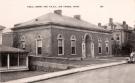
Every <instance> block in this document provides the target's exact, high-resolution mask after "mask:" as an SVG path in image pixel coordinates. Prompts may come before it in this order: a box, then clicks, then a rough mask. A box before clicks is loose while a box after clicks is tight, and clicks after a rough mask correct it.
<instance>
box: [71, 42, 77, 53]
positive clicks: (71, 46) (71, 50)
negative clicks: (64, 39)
mask: <svg viewBox="0 0 135 83" xmlns="http://www.w3.org/2000/svg"><path fill="white" fill-rule="evenodd" d="M72 41H75V54H72V46H71V55H76V40H71V42H72Z"/></svg>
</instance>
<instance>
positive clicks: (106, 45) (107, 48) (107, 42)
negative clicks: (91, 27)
mask: <svg viewBox="0 0 135 83" xmlns="http://www.w3.org/2000/svg"><path fill="white" fill-rule="evenodd" d="M105 49H106V53H107V54H108V53H109V40H108V38H106V40H105Z"/></svg>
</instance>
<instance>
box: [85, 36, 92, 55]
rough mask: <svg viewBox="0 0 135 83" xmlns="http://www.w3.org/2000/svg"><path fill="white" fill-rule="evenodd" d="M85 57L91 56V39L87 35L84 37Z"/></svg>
mask: <svg viewBox="0 0 135 83" xmlns="http://www.w3.org/2000/svg"><path fill="white" fill-rule="evenodd" d="M85 55H86V57H90V56H91V38H90V36H89V35H86V37H85Z"/></svg>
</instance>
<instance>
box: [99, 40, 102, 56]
mask: <svg viewBox="0 0 135 83" xmlns="http://www.w3.org/2000/svg"><path fill="white" fill-rule="evenodd" d="M98 53H99V54H101V53H102V40H101V38H99V39H98Z"/></svg>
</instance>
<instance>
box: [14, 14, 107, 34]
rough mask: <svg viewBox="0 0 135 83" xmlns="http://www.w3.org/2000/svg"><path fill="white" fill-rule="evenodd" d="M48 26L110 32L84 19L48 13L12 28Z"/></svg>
mask: <svg viewBox="0 0 135 83" xmlns="http://www.w3.org/2000/svg"><path fill="white" fill-rule="evenodd" d="M46 24H57V25H61V26H69V27H73V28H79V29H87V30H94V31H104V32H109V31H108V30H105V29H102V28H100V27H98V26H96V25H94V24H91V23H89V22H86V21H83V20H82V19H80V20H79V19H76V18H73V17H68V16H63V15H58V14H55V13H48V14H45V15H43V16H40V17H37V18H35V19H32V20H30V21H26V22H24V23H20V24H16V25H15V26H14V28H12V30H15V29H21V28H27V27H33V26H40V25H46Z"/></svg>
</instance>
